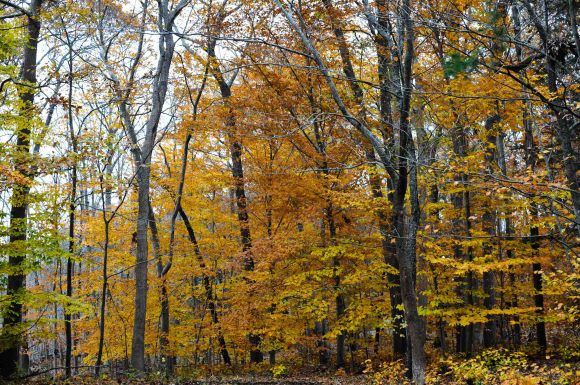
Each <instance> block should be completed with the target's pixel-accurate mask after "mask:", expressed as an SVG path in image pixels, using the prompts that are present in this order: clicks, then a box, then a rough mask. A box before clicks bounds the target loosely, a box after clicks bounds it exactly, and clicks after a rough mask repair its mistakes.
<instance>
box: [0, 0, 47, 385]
mask: <svg viewBox="0 0 580 385" xmlns="http://www.w3.org/2000/svg"><path fill="white" fill-rule="evenodd" d="M41 7H42V0H31V1H30V5H29V9H28V15H27V19H28V23H27V27H26V33H27V38H26V41H25V43H24V44H25V46H24V53H23V62H22V70H21V74H20V80H21V81H22V82H23V83H26V86H24V88H23V90H22V91H20V93H19V95H18V96H19V99H20V103H21V106H20V107H19V110H18V114H19V115H20V117H21V118H22V123H19V124H18V128H17V130H16V133H15V134H16V153H17V156H16V157H15V165H14V166H15V169H16V170H17V171H18V172H19V173H21V174H22V175H23V176H24V177H25V178H26V179H27V180H26V181H25V182H23V183H17V184H15V186H14V187H13V189H12V197H11V208H10V223H9V234H10V237H9V243H10V244H11V245H15V246H16V249H18V248H20V247H21V246H19V244H23V243H25V242H26V240H27V231H28V224H27V211H28V201H29V195H30V182H32V181H31V178H32V175H30V174H31V173H30V168H31V164H30V148H31V139H30V135H31V133H32V132H31V122H32V117H33V115H34V114H35V107H34V97H35V93H36V92H35V88H34V87H35V86H36V68H37V64H36V56H37V47H38V37H39V34H40V27H41V22H40V10H41ZM25 258H26V256H25V254H23V253H21V252H17V251H15V252H14V253H12V254H11V255H10V256H9V257H8V265H9V266H10V269H11V271H10V273H9V274H8V279H7V281H8V282H7V286H6V295H7V296H8V298H9V304H8V306H7V311H6V313H5V314H4V323H3V327H2V331H1V337H2V339H3V340H4V341H7V342H8V343H7V345H8V347H7V348H6V349H4V350H3V351H2V352H0V375H1V376H2V377H3V378H6V379H7V378H10V377H12V376H14V375H15V374H16V372H17V370H18V361H19V360H18V356H19V353H20V346H21V343H22V337H23V336H22V334H21V332H20V331H18V330H17V329H18V326H19V325H20V324H21V323H22V317H23V314H22V298H21V297H22V295H23V294H24V290H25V288H26V282H25V279H26V274H25V272H24V270H23V266H22V264H23V263H24V260H25ZM15 329H16V330H15Z"/></svg>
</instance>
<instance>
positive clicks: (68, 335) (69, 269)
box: [64, 33, 78, 378]
mask: <svg viewBox="0 0 580 385" xmlns="http://www.w3.org/2000/svg"><path fill="white" fill-rule="evenodd" d="M66 38H67V44H68V48H69V53H68V54H69V60H68V61H69V63H68V70H69V74H68V111H67V113H68V129H69V135H70V141H71V146H72V154H73V156H76V155H77V153H78V145H77V138H76V135H75V132H74V125H73V116H72V114H73V105H72V98H73V56H72V55H73V51H72V42H71V41H70V40H69V36H68V33H67V34H66ZM77 178H78V175H77V159H74V160H73V165H72V170H71V187H70V204H69V222H68V223H69V233H68V236H69V240H68V242H69V243H68V252H69V256H68V258H67V260H66V295H67V297H69V298H72V293H73V287H72V285H73V274H74V262H73V260H72V258H71V257H72V255H73V254H74V252H75V239H74V237H75V214H76V213H75V212H76V197H77ZM71 319H72V314H71V313H70V311H68V310H67V309H66V308H65V312H64V326H65V346H66V347H65V364H64V366H65V376H66V377H67V378H68V377H70V376H71V374H72V372H71V361H72V349H73V341H72V324H71Z"/></svg>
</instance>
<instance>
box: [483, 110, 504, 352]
mask: <svg viewBox="0 0 580 385" xmlns="http://www.w3.org/2000/svg"><path fill="white" fill-rule="evenodd" d="M499 120H500V117H499V115H494V116H491V117H489V118H488V119H487V120H486V121H485V131H486V135H487V143H486V151H485V161H486V163H487V165H486V166H487V173H488V175H490V176H491V175H493V174H494V167H495V166H494V163H495V160H496V156H495V148H496V146H497V136H496V134H495V132H494V131H493V130H494V125H495V124H496V123H497V122H499ZM483 227H484V231H485V232H486V233H487V234H488V236H489V240H488V241H487V242H485V243H484V245H483V254H484V255H493V253H492V248H493V247H492V246H493V245H492V241H493V238H494V237H495V235H496V234H495V232H496V231H495V228H496V224H495V215H494V212H493V211H492V208H490V207H489V206H486V207H485V209H484V213H483ZM483 292H484V294H485V297H484V299H483V305H484V307H485V309H486V310H488V311H491V310H492V309H493V308H494V307H495V302H496V301H495V278H494V274H493V271H484V272H483ZM496 340H497V319H496V317H494V316H488V321H487V322H486V323H485V324H484V326H483V346H484V347H487V348H489V347H493V346H495V344H496Z"/></svg>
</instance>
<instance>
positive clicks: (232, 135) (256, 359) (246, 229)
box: [208, 16, 264, 363]
mask: <svg viewBox="0 0 580 385" xmlns="http://www.w3.org/2000/svg"><path fill="white" fill-rule="evenodd" d="M220 17H224V16H220ZM222 22H223V18H220V19H219V20H218V31H219V30H220V29H221V23H222ZM215 47H216V40H215V39H211V41H210V44H209V46H208V55H209V60H210V63H211V68H210V69H211V72H212V75H213V77H214V78H215V79H216V81H217V83H218V86H219V88H220V93H221V97H222V101H223V103H224V105H225V107H226V108H227V109H228V114H227V116H226V121H225V125H226V135H227V140H228V143H229V146H230V159H231V162H232V177H233V179H234V196H235V199H236V211H237V214H238V223H239V227H240V238H241V242H242V255H243V259H244V264H243V267H244V270H245V271H253V270H254V257H253V256H252V235H251V232H250V221H249V216H248V200H247V198H246V190H245V180H244V165H243V162H242V150H243V147H242V143H241V140H240V138H239V134H238V132H237V125H236V117H235V115H234V111H233V110H232V107H231V106H230V105H229V100H230V97H231V95H232V90H231V83H232V81H233V78H232V79H230V80H229V81H227V80H226V79H225V78H224V76H223V73H222V70H221V68H220V65H219V63H218V62H217V57H216V53H215ZM234 77H235V75H234ZM248 284H251V282H248ZM248 341H249V342H250V362H251V363H260V362H262V361H263V360H264V355H263V354H262V352H261V351H260V348H259V345H260V343H261V341H262V338H261V337H260V336H259V335H257V334H254V333H253V332H252V331H250V333H249V334H248Z"/></svg>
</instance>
